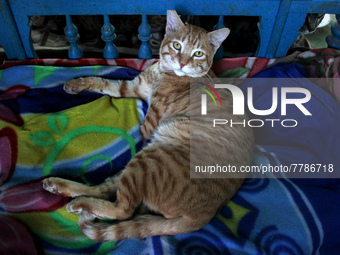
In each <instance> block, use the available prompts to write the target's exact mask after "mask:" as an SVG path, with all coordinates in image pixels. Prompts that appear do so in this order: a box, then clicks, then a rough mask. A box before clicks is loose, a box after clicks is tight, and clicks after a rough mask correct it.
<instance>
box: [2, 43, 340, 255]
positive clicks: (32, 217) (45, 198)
mask: <svg viewBox="0 0 340 255" xmlns="http://www.w3.org/2000/svg"><path fill="white" fill-rule="evenodd" d="M154 61H155V60H148V61H144V60H124V59H121V60H111V61H108V60H76V61H72V60H31V61H22V62H20V63H19V64H18V63H16V64H14V63H11V62H7V63H5V64H4V66H3V67H4V69H3V70H1V71H0V229H1V231H0V254H157V255H159V254H338V251H339V249H340V243H339V238H340V236H339V231H338V230H339V229H340V221H339V219H338V215H339V213H340V202H339V201H340V200H339V195H340V182H339V180H338V179H334V178H330V179H274V178H270V179H268V178H260V179H248V180H247V181H246V182H245V184H244V185H243V187H242V189H241V190H240V191H239V192H238V193H237V195H236V196H235V197H234V198H233V199H232V200H231V201H230V202H229V203H227V204H226V205H225V207H224V208H223V209H222V210H221V211H220V212H219V213H218V214H217V215H216V217H215V218H214V219H213V220H212V221H211V222H210V224H208V225H207V226H206V227H204V228H203V229H201V230H199V231H196V232H193V233H189V234H183V235H176V236H155V237H150V238H146V239H143V240H138V239H128V240H124V241H120V242H107V243H97V242H94V241H91V240H89V239H87V238H85V237H84V236H83V235H82V233H81V232H80V230H79V229H78V226H77V220H78V216H77V215H73V214H70V213H67V211H66V209H65V205H66V203H67V202H68V200H69V199H68V198H64V197H62V196H58V195H53V194H50V193H48V192H45V191H44V190H43V188H42V184H41V180H42V179H43V178H44V177H46V176H61V177H65V178H69V179H73V180H78V181H81V182H85V183H88V184H90V185H92V184H96V183H100V182H102V181H103V180H104V179H105V178H106V177H107V176H110V175H114V174H116V173H118V172H119V171H120V170H121V169H122V168H124V165H125V164H126V163H127V162H128V161H129V160H130V158H131V157H132V156H133V155H134V154H135V153H136V152H137V151H138V150H140V149H141V148H142V147H143V140H142V138H141V136H140V132H139V125H140V123H141V122H142V121H143V118H144V116H145V113H146V110H147V105H145V103H143V102H142V101H139V100H135V99H112V98H109V97H108V96H102V95H98V94H94V93H90V92H84V93H81V94H79V95H68V94H67V93H65V92H64V91H63V89H62V86H63V83H64V82H65V81H67V80H69V79H71V78H74V77H79V76H90V75H97V76H103V77H108V78H112V79H132V78H133V77H135V76H136V75H137V74H138V73H139V71H141V70H143V69H145V68H146V67H147V66H149V65H150V64H152V63H153V62H154ZM283 61H284V60H270V59H261V58H237V59H223V60H220V61H219V62H217V63H216V64H215V66H214V70H215V72H216V73H217V74H219V75H220V76H221V77H253V76H254V75H257V76H259V77H278V76H280V77H282V76H287V77H292V76H293V77H297V78H298V77H304V76H307V77H322V76H323V77H328V78H329V80H330V82H329V83H327V85H325V84H323V85H320V87H321V88H320V87H319V86H317V85H315V84H309V85H308V86H310V87H308V89H310V90H311V91H313V93H312V101H313V107H314V108H313V109H312V110H313V114H315V117H314V119H317V120H320V121H319V122H313V123H309V122H308V120H309V119H306V121H305V122H304V124H303V125H302V126H303V129H301V130H298V129H295V132H292V133H290V134H283V133H282V130H276V129H271V130H264V129H257V130H256V131H255V137H256V143H257V148H256V152H255V154H254V165H260V164H261V165H266V164H267V165H268V164H271V165H280V164H281V163H282V162H286V161H289V159H291V158H295V159H296V158H299V157H300V158H302V159H306V160H307V161H308V160H310V159H313V158H317V159H320V160H321V159H322V160H324V162H326V163H327V162H331V163H332V164H333V165H334V171H340V161H339V155H340V149H339V146H338V145H339V143H340V135H339V130H340V106H339V104H338V103H337V100H338V101H339V99H340V93H339V91H340V90H339V84H337V83H336V82H332V81H335V78H336V77H337V76H339V70H340V68H339V61H340V54H339V53H338V52H337V51H334V50H329V49H326V50H315V51H309V52H305V53H302V54H300V55H298V56H296V57H294V60H293V62H294V63H291V64H279V65H275V66H273V65H274V64H275V63H276V62H283ZM269 66H271V67H270V68H268V69H266V68H267V67H269ZM302 67H303V68H302ZM269 94H270V93H269ZM267 97H268V98H267ZM266 99H268V100H271V96H270V95H267V94H266V93H265V91H264V92H263V93H262V94H261V96H260V97H258V98H254V100H255V101H256V102H258V103H259V105H261V102H264V101H266ZM313 116H314V115H313ZM288 117H289V116H288ZM317 123H324V125H318V124H317ZM308 125H309V128H308ZM326 128H327V129H326ZM310 130H313V133H312V134H313V137H312V138H313V139H312V140H311V138H310V133H309V131H310Z"/></svg>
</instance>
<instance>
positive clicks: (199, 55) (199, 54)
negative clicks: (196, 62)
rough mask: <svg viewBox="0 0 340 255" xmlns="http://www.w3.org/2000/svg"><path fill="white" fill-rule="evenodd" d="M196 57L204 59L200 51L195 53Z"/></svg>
mask: <svg viewBox="0 0 340 255" xmlns="http://www.w3.org/2000/svg"><path fill="white" fill-rule="evenodd" d="M194 55H195V57H202V56H203V52H202V51H199V50H198V51H196V52H195V53H194Z"/></svg>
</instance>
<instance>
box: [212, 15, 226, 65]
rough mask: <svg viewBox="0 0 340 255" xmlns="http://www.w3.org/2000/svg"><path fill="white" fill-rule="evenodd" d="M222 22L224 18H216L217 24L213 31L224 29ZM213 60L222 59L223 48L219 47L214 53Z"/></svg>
mask: <svg viewBox="0 0 340 255" xmlns="http://www.w3.org/2000/svg"><path fill="white" fill-rule="evenodd" d="M223 21H224V17H223V16H219V17H218V22H217V24H216V25H215V26H214V28H213V29H214V30H217V29H221V28H225V26H224V24H223ZM214 58H215V59H221V58H223V47H222V46H220V47H219V48H218V49H217V51H216V53H215V56H214Z"/></svg>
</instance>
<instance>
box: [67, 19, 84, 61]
mask: <svg viewBox="0 0 340 255" xmlns="http://www.w3.org/2000/svg"><path fill="white" fill-rule="evenodd" d="M64 33H65V38H66V41H68V42H69V43H70V47H69V49H68V57H69V58H71V59H77V58H82V57H83V56H84V55H83V51H82V50H81V48H80V47H79V45H78V44H77V41H78V40H79V37H80V36H79V34H78V28H77V27H76V26H75V25H74V24H73V23H72V19H71V16H70V15H66V27H65V30H64Z"/></svg>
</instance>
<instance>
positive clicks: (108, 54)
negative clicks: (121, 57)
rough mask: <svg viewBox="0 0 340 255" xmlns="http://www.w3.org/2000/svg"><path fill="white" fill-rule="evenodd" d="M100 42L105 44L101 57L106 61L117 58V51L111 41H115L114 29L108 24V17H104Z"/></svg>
mask: <svg viewBox="0 0 340 255" xmlns="http://www.w3.org/2000/svg"><path fill="white" fill-rule="evenodd" d="M101 32H102V40H103V41H104V42H105V43H106V45H105V47H104V53H103V56H104V58H106V59H112V58H118V50H117V47H116V45H114V43H113V41H114V40H115V39H116V37H117V36H116V34H115V28H114V26H112V24H111V23H110V18H109V15H104V25H103V27H102V29H101Z"/></svg>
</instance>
